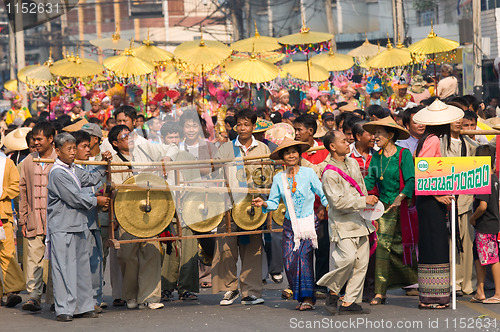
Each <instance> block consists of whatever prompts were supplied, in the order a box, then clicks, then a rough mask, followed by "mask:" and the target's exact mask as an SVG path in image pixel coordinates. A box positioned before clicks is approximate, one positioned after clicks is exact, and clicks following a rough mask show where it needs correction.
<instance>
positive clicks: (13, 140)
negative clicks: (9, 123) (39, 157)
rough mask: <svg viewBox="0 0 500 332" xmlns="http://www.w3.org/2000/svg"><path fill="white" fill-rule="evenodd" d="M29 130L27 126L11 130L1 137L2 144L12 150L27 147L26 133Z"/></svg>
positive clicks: (20, 149)
mask: <svg viewBox="0 0 500 332" xmlns="http://www.w3.org/2000/svg"><path fill="white" fill-rule="evenodd" d="M30 131H31V128H29V127H21V128H17V129H16V130H13V131H11V132H10V133H8V134H7V136H5V137H3V138H2V143H3V144H2V145H5V147H6V148H8V149H10V150H13V151H22V150H26V149H27V148H28V143H27V142H26V135H28V133H29V132H30Z"/></svg>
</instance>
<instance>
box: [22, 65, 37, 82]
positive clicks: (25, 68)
mask: <svg viewBox="0 0 500 332" xmlns="http://www.w3.org/2000/svg"><path fill="white" fill-rule="evenodd" d="M36 67H38V66H37V65H29V66H26V67H24V68H23V69H21V70H20V71H18V72H17V79H18V80H19V82H23V83H26V73H27V72H29V71H31V70H33V69H34V68H36Z"/></svg>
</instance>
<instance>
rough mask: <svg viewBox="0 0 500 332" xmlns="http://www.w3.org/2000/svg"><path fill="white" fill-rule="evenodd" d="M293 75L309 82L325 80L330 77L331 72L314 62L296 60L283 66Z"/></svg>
mask: <svg viewBox="0 0 500 332" xmlns="http://www.w3.org/2000/svg"><path fill="white" fill-rule="evenodd" d="M283 70H286V71H287V72H288V74H289V75H290V76H292V77H295V78H298V79H299V80H303V81H309V82H323V81H326V80H327V79H328V78H329V77H330V73H329V72H328V70H326V69H325V68H323V67H321V66H319V65H317V64H313V63H312V62H311V61H310V60H309V61H295V62H290V63H287V64H286V65H284V66H283Z"/></svg>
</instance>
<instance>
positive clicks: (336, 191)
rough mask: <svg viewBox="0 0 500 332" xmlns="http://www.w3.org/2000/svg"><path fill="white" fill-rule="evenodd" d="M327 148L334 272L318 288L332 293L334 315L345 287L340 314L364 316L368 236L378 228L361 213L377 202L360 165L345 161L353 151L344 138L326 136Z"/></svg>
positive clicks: (334, 134) (326, 177) (328, 300)
mask: <svg viewBox="0 0 500 332" xmlns="http://www.w3.org/2000/svg"><path fill="white" fill-rule="evenodd" d="M324 144H325V147H326V148H327V149H328V151H329V152H330V154H331V159H330V161H329V162H328V166H327V167H326V168H325V171H324V173H323V177H322V179H321V182H322V184H323V191H324V192H325V196H326V198H327V200H328V204H329V207H330V208H329V211H328V224H329V233H330V240H331V244H330V252H331V257H330V269H332V270H331V271H330V272H328V273H327V274H325V275H324V276H323V277H322V278H321V279H320V280H318V285H321V286H325V287H328V289H329V290H330V291H329V293H328V294H327V297H326V309H327V310H328V311H330V312H331V313H333V314H334V313H336V312H337V302H338V299H339V295H338V294H339V292H340V290H341V289H342V287H344V285H346V292H345V296H344V300H343V301H342V305H341V306H340V307H339V308H338V312H339V314H353V313H354V314H364V313H368V312H369V311H368V310H364V309H363V308H362V307H361V306H360V305H359V304H358V303H359V302H361V298H362V296H363V283H364V281H365V275H366V270H367V269H368V260H369V257H370V243H369V241H368V235H369V234H370V233H371V232H373V231H375V228H374V227H373V225H372V224H371V222H369V221H367V220H364V219H363V218H362V217H361V216H360V214H359V210H361V209H363V208H365V207H366V205H374V204H376V203H377V201H378V198H377V197H376V196H373V195H370V196H368V194H367V191H366V187H365V183H364V180H363V176H362V175H361V170H360V168H359V164H358V162H357V161H356V160H355V159H352V158H349V157H346V156H347V155H348V154H349V152H350V148H349V143H348V142H347V139H346V137H345V135H344V134H343V133H342V132H340V131H337V130H335V131H331V132H329V133H328V134H326V136H325V138H324ZM346 177H348V179H346ZM349 180H350V181H351V182H352V183H350V182H349ZM356 186H357V188H358V189H357V188H356Z"/></svg>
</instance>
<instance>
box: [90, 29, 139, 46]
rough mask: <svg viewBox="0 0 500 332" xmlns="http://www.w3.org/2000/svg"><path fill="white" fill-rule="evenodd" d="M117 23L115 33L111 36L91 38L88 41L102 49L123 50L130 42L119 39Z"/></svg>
mask: <svg viewBox="0 0 500 332" xmlns="http://www.w3.org/2000/svg"><path fill="white" fill-rule="evenodd" d="M117 30H118V25H117V26H116V30H115V33H114V34H112V35H111V38H101V39H94V40H91V41H90V43H91V44H92V45H94V46H96V47H100V48H102V49H103V50H104V49H108V50H113V51H124V50H126V49H127V48H129V47H130V42H129V41H128V40H125V39H121V37H120V34H119V33H118V31H117Z"/></svg>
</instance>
